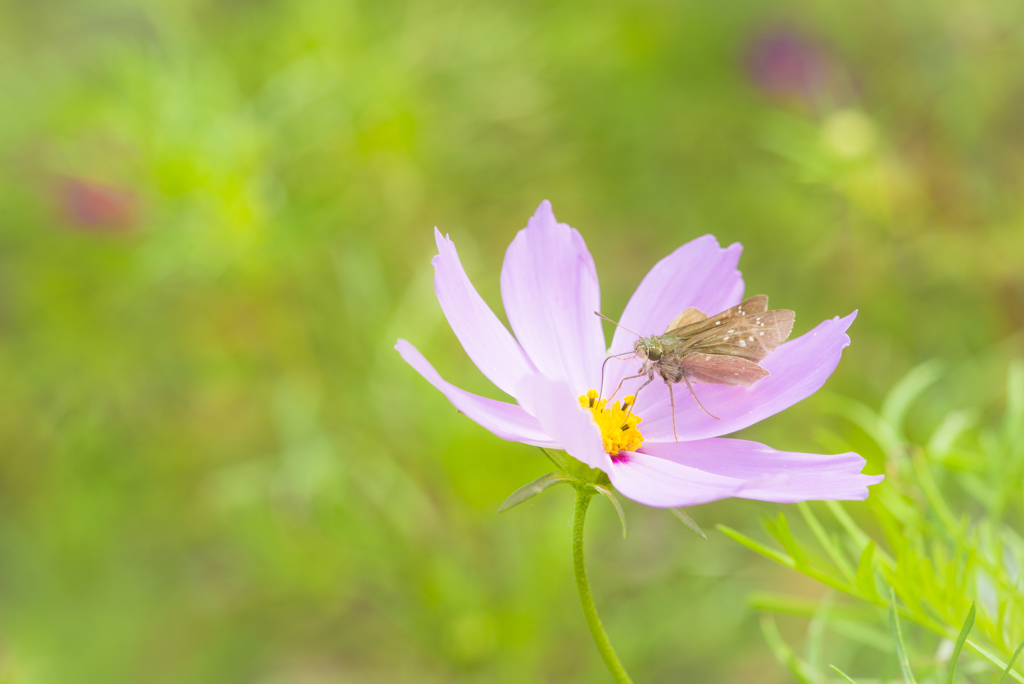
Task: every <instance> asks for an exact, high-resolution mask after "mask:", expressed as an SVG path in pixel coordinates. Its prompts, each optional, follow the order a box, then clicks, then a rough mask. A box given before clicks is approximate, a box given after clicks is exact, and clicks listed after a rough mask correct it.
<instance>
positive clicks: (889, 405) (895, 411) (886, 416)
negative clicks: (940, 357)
mask: <svg viewBox="0 0 1024 684" xmlns="http://www.w3.org/2000/svg"><path fill="white" fill-rule="evenodd" d="M941 376H942V363H941V362H939V361H935V360H933V361H926V362H925V363H922V364H921V365H920V366H917V367H916V368H914V369H913V370H911V371H910V372H909V373H907V374H906V375H904V376H903V379H901V380H900V381H899V382H897V383H896V386H895V387H893V388H892V390H891V391H890V392H889V396H887V397H886V398H885V401H883V402H882V410H881V415H882V419H883V420H884V421H885V422H886V423H888V424H889V427H890V428H891V429H892V430H893V432H895V433H896V434H899V435H902V434H903V421H904V419H905V418H906V416H907V411H908V410H909V409H910V405H911V404H913V403H914V401H915V400H916V399H917V398H918V397H919V396H920V395H921V393H922V392H924V391H925V390H926V389H928V387H929V386H931V385H932V384H934V383H935V381H936V380H938V379H939V378H940V377H941Z"/></svg>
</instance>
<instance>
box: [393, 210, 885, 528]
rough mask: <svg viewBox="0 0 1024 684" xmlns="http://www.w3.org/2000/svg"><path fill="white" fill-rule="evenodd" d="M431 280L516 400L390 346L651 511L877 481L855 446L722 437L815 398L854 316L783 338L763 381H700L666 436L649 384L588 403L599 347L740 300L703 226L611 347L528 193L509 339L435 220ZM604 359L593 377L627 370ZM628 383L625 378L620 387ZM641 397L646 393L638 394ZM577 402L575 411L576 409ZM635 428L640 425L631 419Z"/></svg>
mask: <svg viewBox="0 0 1024 684" xmlns="http://www.w3.org/2000/svg"><path fill="white" fill-rule="evenodd" d="M435 239H436V241H437V247H438V252H439V253H438V255H437V256H436V257H434V259H433V264H434V269H435V276H434V289H435V292H436V293H437V298H438V301H439V302H440V304H441V308H442V310H443V311H444V313H445V316H446V317H447V319H448V322H449V324H450V325H451V327H452V330H453V331H454V332H455V335H456V336H457V337H458V338H459V341H460V342H462V345H463V347H464V348H465V350H466V353H467V354H469V357H470V358H471V359H472V360H473V362H474V363H475V364H476V365H477V367H478V368H479V369H480V370H481V371H482V372H483V373H484V375H486V376H487V377H488V378H489V379H490V380H491V381H492V382H493V383H494V384H495V385H496V386H497V387H498V388H499V389H501V390H502V391H504V392H505V393H507V394H509V395H511V396H512V397H514V398H515V400H516V402H517V403H516V404H512V403H507V402H502V401H495V400H493V399H487V398H484V397H480V396H477V395H474V394H470V393H469V392H466V391H464V390H462V389H459V388H457V387H455V386H454V385H451V384H449V383H447V382H445V381H444V380H443V379H442V378H441V376H440V375H439V374H438V373H437V371H435V370H434V368H433V367H432V366H431V365H430V364H429V363H428V362H427V360H426V359H425V358H424V357H423V356H422V355H421V354H420V353H419V352H418V351H417V350H416V349H415V348H414V347H413V346H412V345H411V344H410V343H409V342H407V341H405V340H399V341H398V343H397V344H396V345H395V348H396V349H397V350H398V352H399V353H400V354H401V355H402V358H404V359H405V360H406V362H408V363H409V365H411V366H412V367H413V368H415V369H416V370H417V371H418V372H419V373H420V374H421V375H422V376H423V377H424V378H426V379H427V380H428V381H429V382H430V383H431V384H432V385H434V387H436V388H437V389H438V390H440V391H441V392H442V393H443V394H444V395H445V396H446V397H447V398H448V400H449V401H451V402H452V404H453V405H454V406H455V407H456V408H457V409H458V410H459V411H460V412H462V413H464V414H465V415H467V416H468V417H469V418H471V419H472V420H474V421H476V422H477V423H479V424H480V425H482V426H483V427H485V428H487V429H488V430H490V431H491V432H493V433H494V434H496V435H497V436H499V437H501V438H503V439H507V440H513V441H518V442H523V443H526V444H532V445H536V446H540V447H547V448H552V449H563V450H565V451H566V452H567V453H569V454H570V455H571V456H573V457H575V458H576V459H578V460H579V461H581V462H583V463H585V464H586V465H588V466H590V467H592V468H596V469H598V470H601V471H602V472H604V473H605V474H607V476H608V478H609V480H610V481H611V483H612V484H613V485H614V486H615V488H616V489H618V490H619V491H620V492H621V493H622V494H624V495H625V496H627V497H629V498H631V499H634V500H635V501H638V502H640V503H642V504H646V505H648V506H655V507H664V508H668V507H675V506H689V505H693V504H699V503H706V502H709V501H714V500H717V499H722V498H726V497H740V498H748V499H761V500H765V501H776V502H796V501H806V500H812V499H864V498H866V497H867V495H868V489H867V488H868V485H871V484H875V483H877V482H879V481H881V479H882V476H880V475H878V476H869V475H863V474H861V472H860V471H861V468H863V467H864V463H865V461H864V459H863V458H861V457H860V456H858V455H857V454H854V453H846V454H839V455H835V456H824V455H818V454H804V453H792V452H783V451H777V450H775V449H772V448H771V447H768V446H765V445H763V444H758V443H756V442H750V441H746V440H739V439H722V438H720V436H721V435H725V434H729V433H732V432H736V431H737V430H741V429H743V428H745V427H748V426H749V425H752V424H754V423H756V422H758V421H760V420H763V419H765V418H767V417H768V416H771V415H774V414H775V413H778V412H779V411H782V410H783V409H786V408H788V407H790V406H792V405H793V404H795V403H797V402H798V401H800V400H802V399H804V398H806V397H807V396H809V395H811V394H813V393H814V392H816V391H817V390H818V389H819V388H820V387H821V386H822V385H823V384H824V382H825V380H827V379H828V377H829V376H830V375H831V374H832V372H833V371H834V370H835V367H836V365H837V364H838V363H839V358H840V356H841V354H842V350H843V349H844V348H845V347H847V346H848V345H849V343H850V338H849V337H848V336H847V335H846V330H847V328H849V326H850V324H851V323H853V320H854V318H855V316H856V312H854V313H852V314H850V315H848V316H846V317H845V318H839V317H836V318H834V319H832V320H827V321H825V322H823V323H821V324H819V325H818V326H817V327H815V328H814V329H813V330H811V331H810V332H808V333H807V334H805V335H803V336H801V337H798V338H796V339H794V340H791V341H789V342H786V343H784V344H783V345H781V346H780V347H779V348H778V349H777V350H776V351H775V352H773V353H772V354H770V355H769V356H768V357H767V358H766V359H765V360H764V361H763V362H762V365H763V366H764V368H766V369H767V370H768V371H770V373H771V375H770V376H769V377H766V378H764V379H763V380H761V381H759V382H757V383H756V384H755V385H754V386H752V387H749V388H747V387H733V386H724V385H701V391H700V396H701V401H702V402H703V403H704V405H705V406H707V407H708V410H709V411H711V412H712V413H714V414H715V415H717V416H720V417H721V420H715V419H713V418H711V417H710V416H708V415H707V414H706V413H705V412H704V411H702V410H700V409H699V408H698V407H697V406H696V404H694V403H692V402H690V403H689V404H688V403H687V402H677V405H676V422H677V426H678V435H679V441H678V442H677V441H676V440H675V439H674V437H673V428H672V414H671V408H670V405H669V396H668V389H667V387H666V385H665V384H664V383H663V382H660V381H658V382H654V383H652V384H651V385H650V386H649V387H648V389H647V390H645V392H644V395H643V397H642V401H640V402H638V404H637V405H636V406H635V409H634V410H635V414H634V415H633V416H632V417H633V418H634V420H632V421H628V422H626V423H624V422H623V421H624V420H625V419H626V417H627V416H626V414H625V412H624V411H623V409H622V407H621V405H620V404H619V403H618V402H616V404H615V405H614V406H612V407H608V406H607V405H606V404H605V403H604V402H603V401H592V400H591V398H593V397H596V396H597V393H596V392H595V388H597V389H598V390H599V385H600V379H601V364H602V362H603V361H604V360H605V358H606V356H607V355H608V354H609V353H611V354H617V353H622V352H628V351H629V350H630V349H632V346H633V340H634V336H633V335H632V334H631V333H629V332H627V331H626V329H625V328H629V329H631V330H633V331H635V332H637V333H639V334H641V335H651V334H656V335H660V334H661V333H662V332H663V331H664V330H665V326H666V325H667V324H668V322H669V321H670V320H672V318H673V317H674V316H675V315H676V314H678V313H679V312H680V311H682V310H684V309H686V308H688V307H697V308H699V309H701V310H702V311H707V312H709V313H717V312H719V311H723V310H725V309H727V308H730V307H732V306H735V305H736V304H738V303H739V302H740V301H741V299H742V298H743V289H744V283H743V279H742V277H741V275H740V272H739V271H738V270H736V265H737V263H738V261H739V257H740V252H741V249H742V248H741V247H740V245H739V244H733V245H731V246H729V247H726V248H721V247H719V245H718V241H717V240H715V238H714V237H712V236H710V235H705V236H704V237H700V238H697V239H696V240H693V241H691V242H689V243H687V244H685V245H683V246H682V247H680V248H679V249H677V250H676V251H675V252H673V253H672V254H670V255H669V256H667V257H665V258H664V259H662V260H661V261H660V262H659V263H658V264H656V265H655V266H654V268H653V269H652V270H651V272H650V273H648V274H647V276H646V277H645V278H644V280H643V282H641V283H640V286H639V287H638V288H637V291H636V292H635V293H634V295H633V297H632V298H631V299H630V301H629V303H628V304H627V305H626V309H625V311H624V312H623V314H622V318H621V323H622V326H624V327H620V328H617V329H616V331H615V335H614V337H613V339H612V345H611V348H610V350H609V349H608V348H607V347H606V346H605V338H604V331H603V329H602V326H601V322H600V320H599V319H598V318H597V317H596V316H595V315H594V311H599V310H600V290H599V288H598V281H597V271H596V269H595V267H594V262H593V259H592V258H591V256H590V252H589V251H588V250H587V247H586V244H585V243H584V241H583V238H582V237H581V236H580V234H579V233H578V232H577V231H576V230H574V229H573V228H570V227H569V226H568V225H566V224H564V223H558V222H557V221H556V220H555V216H554V214H553V213H552V210H551V205H550V204H549V203H548V202H547V201H545V202H543V203H541V205H540V207H539V208H538V209H537V212H536V214H534V216H533V218H531V219H530V221H529V223H528V225H527V227H526V228H525V229H523V230H521V231H520V232H519V234H518V235H517V236H516V238H515V239H514V240H513V241H512V244H511V245H510V246H509V248H508V251H507V253H506V254H505V262H504V265H503V267H502V271H501V294H502V301H503V302H504V305H505V312H506V314H507V315H508V320H509V323H510V324H511V326H512V330H513V331H514V332H515V335H516V336H515V337H513V336H512V335H511V334H510V333H509V331H508V330H507V329H506V328H505V326H504V325H502V323H501V322H500V321H499V320H498V317H497V316H495V314H494V312H493V311H491V309H490V308H489V307H488V306H487V304H486V303H485V302H484V301H483V299H481V297H480V296H479V295H478V294H477V292H476V290H475V289H474V288H473V285H472V284H471V283H470V281H469V279H468V277H467V276H466V273H465V271H464V270H463V268H462V264H461V263H460V262H459V258H458V254H457V253H456V251H455V245H454V243H453V242H452V241H451V240H450V239H449V238H448V237H447V236H442V235H441V233H440V232H439V231H437V229H435ZM634 365H635V364H632V363H627V362H618V363H615V362H612V364H610V365H609V366H608V370H609V376H608V377H607V378H606V379H605V387H615V386H616V385H618V383H619V381H620V380H621V379H622V378H623V377H625V376H626V375H633V374H634V373H635V372H636V371H635V369H634ZM642 380H643V379H637V380H634V381H627V384H626V385H625V387H626V388H627V390H628V389H629V388H631V387H633V388H635V387H636V386H637V385H638V384H639V383H640V382H641V381H642ZM648 392H649V393H648ZM588 405H589V406H590V408H588ZM641 423H642V425H641Z"/></svg>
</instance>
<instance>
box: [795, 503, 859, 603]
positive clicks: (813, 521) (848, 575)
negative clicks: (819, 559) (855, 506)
mask: <svg viewBox="0 0 1024 684" xmlns="http://www.w3.org/2000/svg"><path fill="white" fill-rule="evenodd" d="M797 508H798V509H799V510H800V513H801V515H803V516H804V521H805V522H806V523H807V526H808V527H810V528H811V532H813V533H814V536H815V538H816V539H817V540H818V543H819V544H821V546H822V548H823V549H825V552H826V553H828V556H829V558H831V559H832V562H833V563H835V564H836V567H837V568H839V571H840V572H841V573H843V577H844V578H845V579H846V580H847V581H848V582H851V583H852V582H854V581H855V579H856V577H855V576H854V574H853V569H852V568H851V567H850V563H849V562H848V561H847V560H846V557H845V556H844V555H843V554H842V552H841V551H840V550H839V547H838V545H837V544H834V543H832V540H830V539H829V537H828V534H827V533H826V532H825V528H824V527H822V526H821V523H820V522H818V518H817V516H815V515H814V511H812V510H811V507H810V506H808V505H807V504H806V503H805V502H803V501H801V502H800V503H798V504H797Z"/></svg>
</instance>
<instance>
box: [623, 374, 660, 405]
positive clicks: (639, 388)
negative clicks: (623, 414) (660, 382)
mask: <svg viewBox="0 0 1024 684" xmlns="http://www.w3.org/2000/svg"><path fill="white" fill-rule="evenodd" d="M641 375H643V374H642V373H641ZM652 382H654V373H653V372H652V373H651V374H650V376H648V378H647V382H645V383H644V384H642V385H640V386H639V387H637V388H636V392H633V403H632V404H630V406H629V413H632V412H633V408H634V407H635V406H636V398H637V397H638V396H640V390H642V389H643V388H644V387H647V386H648V385H650V384H651V383H652Z"/></svg>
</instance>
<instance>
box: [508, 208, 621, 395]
mask: <svg viewBox="0 0 1024 684" xmlns="http://www.w3.org/2000/svg"><path fill="white" fill-rule="evenodd" d="M501 299H502V301H503V302H504V304H505V313H506V314H507V315H508V321H509V324H510V325H511V326H512V330H513V332H515V334H516V338H517V339H518V340H519V342H520V343H521V344H522V345H523V349H525V350H526V353H527V354H528V355H529V357H530V359H531V360H532V361H533V364H534V365H535V366H536V367H537V369H538V370H539V371H540V372H541V373H543V374H544V375H546V376H548V377H550V378H561V379H563V380H565V381H567V382H568V383H569V386H570V387H571V388H572V390H573V391H574V392H575V393H576V394H577V395H578V394H583V393H584V392H586V391H587V390H588V389H590V388H592V387H596V386H597V379H598V374H599V373H600V366H601V361H602V360H603V359H604V332H603V331H602V329H601V321H600V319H599V318H598V317H597V316H595V315H594V312H595V311H600V309H601V292H600V288H599V287H598V284H597V270H596V269H595V268H594V260H593V259H592V258H591V256H590V252H589V251H587V245H586V244H585V243H584V242H583V238H582V237H580V234H579V233H578V232H576V231H575V230H574V229H572V228H570V227H569V226H568V225H567V224H564V223H558V222H557V221H556V220H555V215H554V213H552V211H551V203H550V202H548V201H547V200H544V201H543V202H541V204H540V207H538V208H537V212H536V213H535V214H534V215H533V217H532V218H531V219H530V221H529V223H527V225H526V228H524V229H523V230H521V231H519V233H518V235H516V237H515V239H514V240H513V241H512V244H511V245H509V247H508V251H507V252H506V253H505V263H504V265H503V266H502V268H501Z"/></svg>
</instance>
